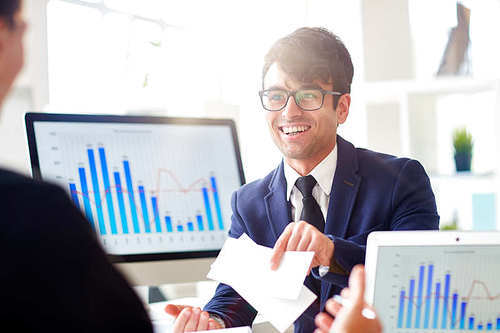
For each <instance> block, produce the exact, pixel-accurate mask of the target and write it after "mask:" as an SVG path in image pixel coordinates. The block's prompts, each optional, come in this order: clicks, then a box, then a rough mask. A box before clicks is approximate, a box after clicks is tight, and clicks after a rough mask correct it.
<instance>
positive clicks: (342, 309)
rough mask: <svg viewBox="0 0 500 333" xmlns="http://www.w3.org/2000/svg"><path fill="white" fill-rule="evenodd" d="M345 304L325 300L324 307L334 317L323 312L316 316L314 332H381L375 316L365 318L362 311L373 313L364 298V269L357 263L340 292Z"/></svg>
mask: <svg viewBox="0 0 500 333" xmlns="http://www.w3.org/2000/svg"><path fill="white" fill-rule="evenodd" d="M340 295H341V296H342V298H343V300H344V302H345V305H341V304H339V303H338V302H337V301H336V300H335V299H333V298H332V299H330V300H328V301H327V302H326V305H325V309H326V311H327V312H328V313H330V314H331V315H332V316H334V317H335V318H332V317H331V316H330V315H328V314H327V313H325V312H321V313H319V314H318V315H317V316H316V319H315V323H316V326H317V327H318V328H317V329H316V330H315V333H328V332H335V333H381V332H382V325H381V323H380V321H379V319H378V317H376V316H375V318H366V317H365V316H364V315H363V314H362V311H363V309H369V310H371V311H373V313H375V310H374V309H373V307H371V306H369V305H368V304H367V303H366V302H365V300H364V295H365V271H364V268H363V266H361V265H357V266H355V267H354V268H353V269H352V271H351V275H350V276H349V287H348V288H344V289H343V290H342V292H341V294H340Z"/></svg>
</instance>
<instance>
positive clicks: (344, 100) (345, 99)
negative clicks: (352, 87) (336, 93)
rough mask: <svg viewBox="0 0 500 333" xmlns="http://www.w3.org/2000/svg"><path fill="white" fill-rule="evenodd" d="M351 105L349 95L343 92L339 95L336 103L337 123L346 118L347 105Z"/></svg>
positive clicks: (347, 113)
mask: <svg viewBox="0 0 500 333" xmlns="http://www.w3.org/2000/svg"><path fill="white" fill-rule="evenodd" d="M350 105H351V95H349V94H343V95H342V96H340V98H339V101H338V103H337V109H336V110H335V112H337V123H338V124H339V125H340V124H343V123H344V122H345V121H346V120H347V116H348V115H349V107H350Z"/></svg>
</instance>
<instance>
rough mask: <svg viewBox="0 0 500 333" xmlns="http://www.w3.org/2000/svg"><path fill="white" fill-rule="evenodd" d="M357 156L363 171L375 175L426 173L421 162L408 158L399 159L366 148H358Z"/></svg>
mask: <svg viewBox="0 0 500 333" xmlns="http://www.w3.org/2000/svg"><path fill="white" fill-rule="evenodd" d="M356 155H357V158H358V163H359V168H360V170H361V171H368V172H370V173H375V174H381V173H388V174H390V175H393V176H398V175H399V174H400V173H401V172H402V171H404V170H414V171H418V172H424V173H425V171H424V168H423V166H422V165H421V164H420V162H419V161H417V160H415V159H411V158H408V157H398V156H394V155H390V154H385V153H381V152H377V151H373V150H369V149H366V148H356Z"/></svg>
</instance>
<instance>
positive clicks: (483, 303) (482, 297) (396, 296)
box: [373, 244, 500, 332]
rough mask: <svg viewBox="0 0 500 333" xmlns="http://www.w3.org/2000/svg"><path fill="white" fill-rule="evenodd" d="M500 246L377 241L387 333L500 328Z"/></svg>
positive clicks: (380, 309) (379, 299)
mask: <svg viewBox="0 0 500 333" xmlns="http://www.w3.org/2000/svg"><path fill="white" fill-rule="evenodd" d="M499 253H500V245H465V244H462V245H435V246H434V245H425V246H383V245H380V246H378V255H377V268H376V274H375V289H374V299H373V300H374V302H373V304H374V306H375V308H376V310H377V313H378V314H379V316H380V318H381V320H382V322H383V325H384V331H385V332H417V331H418V332H421V331H427V330H429V331H430V330H432V331H436V330H437V331H440V332H441V331H444V330H500V279H499V278H498V277H499V276H500V260H499Z"/></svg>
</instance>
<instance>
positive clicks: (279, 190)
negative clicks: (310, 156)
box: [264, 161, 291, 239]
mask: <svg viewBox="0 0 500 333" xmlns="http://www.w3.org/2000/svg"><path fill="white" fill-rule="evenodd" d="M283 163H284V162H283V161H282V162H281V164H280V165H279V166H278V168H277V169H276V170H275V172H274V175H273V178H272V179H271V182H270V183H269V193H268V194H267V195H266V196H265V197H264V202H265V205H266V213H267V217H268V219H269V222H270V225H271V230H272V231H273V232H274V235H275V236H276V239H278V238H279V236H280V235H281V233H282V232H283V230H284V229H285V228H286V226H287V225H288V224H289V223H290V221H291V210H290V204H289V202H288V200H287V197H286V179H285V173H284V167H283Z"/></svg>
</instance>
